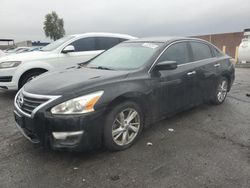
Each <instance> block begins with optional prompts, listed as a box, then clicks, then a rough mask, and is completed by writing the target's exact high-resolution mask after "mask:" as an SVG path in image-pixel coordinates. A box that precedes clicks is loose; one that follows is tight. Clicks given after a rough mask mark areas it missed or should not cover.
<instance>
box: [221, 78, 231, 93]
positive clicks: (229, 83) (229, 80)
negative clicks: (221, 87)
mask: <svg viewBox="0 0 250 188" xmlns="http://www.w3.org/2000/svg"><path fill="white" fill-rule="evenodd" d="M222 76H223V77H225V78H226V79H227V80H228V85H229V87H228V91H229V90H230V86H231V78H230V76H229V75H228V74H224V75H222Z"/></svg>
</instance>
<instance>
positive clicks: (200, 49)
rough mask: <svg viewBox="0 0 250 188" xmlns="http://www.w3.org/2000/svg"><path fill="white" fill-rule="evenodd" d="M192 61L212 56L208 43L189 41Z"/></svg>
mask: <svg viewBox="0 0 250 188" xmlns="http://www.w3.org/2000/svg"><path fill="white" fill-rule="evenodd" d="M190 45H191V48H192V51H193V58H194V61H199V60H202V59H208V58H211V57H213V55H212V52H211V49H210V47H209V46H208V45H206V44H204V43H200V42H190Z"/></svg>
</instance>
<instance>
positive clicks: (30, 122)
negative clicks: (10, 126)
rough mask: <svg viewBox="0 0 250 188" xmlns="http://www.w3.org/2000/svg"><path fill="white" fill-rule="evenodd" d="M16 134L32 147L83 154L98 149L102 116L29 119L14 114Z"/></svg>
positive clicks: (39, 116)
mask: <svg viewBox="0 0 250 188" xmlns="http://www.w3.org/2000/svg"><path fill="white" fill-rule="evenodd" d="M14 115H15V121H16V125H17V127H18V129H19V130H20V132H21V133H22V134H23V135H24V136H25V137H26V138H27V139H28V140H29V141H31V142H32V143H34V144H39V145H42V146H44V147H50V148H52V149H55V150H69V151H85V150H91V149H94V148H98V147H100V146H101V145H102V132H103V122H104V121H103V120H104V112H93V113H90V114H87V115H67V116H59V115H57V116H53V115H51V114H49V113H48V112H47V113H42V112H39V111H38V112H37V113H36V115H35V116H34V117H33V118H30V117H26V116H22V115H21V113H19V112H18V109H15V111H14Z"/></svg>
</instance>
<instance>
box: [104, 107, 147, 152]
mask: <svg viewBox="0 0 250 188" xmlns="http://www.w3.org/2000/svg"><path fill="white" fill-rule="evenodd" d="M143 123H144V122H143V115H142V112H141V109H140V107H139V106H138V105H137V104H136V103H134V102H124V103H121V104H118V105H117V106H115V107H114V108H113V109H112V110H111V111H110V113H109V114H108V115H107V119H106V123H105V127H104V143H105V146H106V147H107V148H108V149H109V150H113V151H119V150H124V149H127V148H128V147H130V146H131V145H132V144H134V143H135V141H136V140H137V138H138V137H139V136H140V134H141V131H142V129H143Z"/></svg>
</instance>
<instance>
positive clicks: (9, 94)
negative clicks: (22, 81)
mask: <svg viewBox="0 0 250 188" xmlns="http://www.w3.org/2000/svg"><path fill="white" fill-rule="evenodd" d="M16 93H17V91H9V90H4V89H0V98H1V99H7V100H11V99H14V98H15V95H16Z"/></svg>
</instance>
